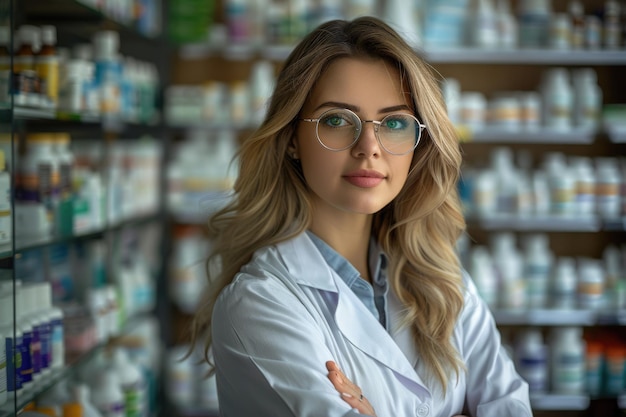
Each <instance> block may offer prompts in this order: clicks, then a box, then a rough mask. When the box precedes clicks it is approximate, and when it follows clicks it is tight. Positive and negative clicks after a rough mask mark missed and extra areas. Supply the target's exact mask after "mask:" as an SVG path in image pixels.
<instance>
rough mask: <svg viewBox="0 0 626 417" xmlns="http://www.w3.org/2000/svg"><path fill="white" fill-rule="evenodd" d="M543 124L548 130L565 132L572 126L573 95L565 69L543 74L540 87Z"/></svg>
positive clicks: (555, 69) (556, 69)
mask: <svg viewBox="0 0 626 417" xmlns="http://www.w3.org/2000/svg"><path fill="white" fill-rule="evenodd" d="M541 91H542V95H543V108H544V123H545V125H546V127H547V128H548V129H552V130H557V131H567V130H569V129H570V128H571V126H572V113H573V107H574V94H573V92H572V86H571V84H570V81H569V74H568V72H567V70H566V69H565V68H552V69H550V70H548V71H546V72H545V73H544V77H543V82H542V87H541Z"/></svg>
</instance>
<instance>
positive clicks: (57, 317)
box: [40, 282, 65, 370]
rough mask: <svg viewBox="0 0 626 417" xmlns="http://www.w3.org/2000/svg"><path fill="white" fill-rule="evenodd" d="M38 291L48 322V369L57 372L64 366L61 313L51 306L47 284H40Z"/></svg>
mask: <svg viewBox="0 0 626 417" xmlns="http://www.w3.org/2000/svg"><path fill="white" fill-rule="evenodd" d="M40 291H41V292H42V294H41V303H42V305H43V310H44V311H45V312H46V313H47V317H48V319H49V320H50V354H51V357H50V369H51V370H55V369H57V370H58V369H61V368H62V367H63V366H65V343H64V336H63V311H62V310H61V309H60V308H58V307H55V306H53V305H52V286H51V284H50V283H49V282H44V283H42V284H41V287H40Z"/></svg>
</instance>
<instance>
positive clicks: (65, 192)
mask: <svg viewBox="0 0 626 417" xmlns="http://www.w3.org/2000/svg"><path fill="white" fill-rule="evenodd" d="M52 151H53V152H54V154H55V157H56V160H57V161H58V164H59V204H58V208H57V212H56V216H55V218H56V233H57V235H59V236H71V235H72V232H73V229H74V199H73V191H72V188H73V186H74V181H73V178H74V175H73V171H74V154H73V153H72V151H71V150H70V135H69V133H64V132H61V133H56V134H54V136H53V144H52Z"/></svg>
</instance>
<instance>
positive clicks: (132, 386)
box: [111, 348, 147, 417]
mask: <svg viewBox="0 0 626 417" xmlns="http://www.w3.org/2000/svg"><path fill="white" fill-rule="evenodd" d="M111 365H112V369H113V370H114V371H115V372H116V373H117V377H118V379H119V381H120V386H121V388H122V392H123V393H124V408H125V410H126V417H141V416H144V415H145V411H146V399H147V398H146V394H147V393H146V384H145V381H144V379H143V374H142V371H141V369H140V368H139V367H138V366H137V365H135V364H134V363H132V362H131V361H130V360H129V358H128V353H127V352H126V351H125V350H124V349H123V348H117V349H115V350H113V354H112V358H111Z"/></svg>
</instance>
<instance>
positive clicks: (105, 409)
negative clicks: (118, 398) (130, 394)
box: [97, 402, 125, 417]
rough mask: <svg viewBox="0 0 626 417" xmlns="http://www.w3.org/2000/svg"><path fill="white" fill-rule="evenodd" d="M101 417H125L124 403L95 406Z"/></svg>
mask: <svg viewBox="0 0 626 417" xmlns="http://www.w3.org/2000/svg"><path fill="white" fill-rule="evenodd" d="M97 408H98V411H100V413H101V414H102V417H125V409H124V403H122V402H112V403H109V404H101V405H98V406H97Z"/></svg>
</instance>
